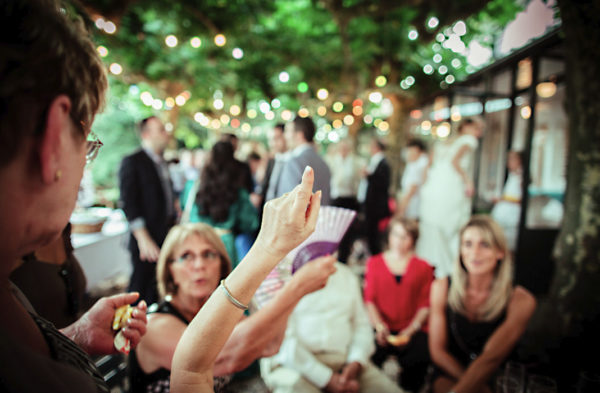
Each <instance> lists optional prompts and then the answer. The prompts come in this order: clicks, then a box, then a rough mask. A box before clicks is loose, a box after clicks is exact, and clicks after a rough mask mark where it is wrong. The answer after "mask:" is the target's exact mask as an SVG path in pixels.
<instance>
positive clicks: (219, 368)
mask: <svg viewBox="0 0 600 393" xmlns="http://www.w3.org/2000/svg"><path fill="white" fill-rule="evenodd" d="M334 263H335V258H334V257H332V256H327V257H321V258H318V259H316V260H314V261H313V262H311V263H307V264H305V265H304V266H302V268H301V269H300V270H299V271H298V272H297V273H296V274H294V276H293V277H292V279H291V280H290V281H289V282H288V283H287V284H286V285H285V286H284V287H283V288H282V289H281V291H279V292H278V293H277V295H276V296H275V298H273V300H272V301H271V302H269V303H268V304H267V305H265V306H264V307H263V308H262V309H260V310H259V311H258V312H256V313H254V314H252V315H251V316H250V317H249V318H245V319H244V320H242V321H241V322H240V323H238V324H237V325H236V327H235V329H234V330H233V332H232V333H231V337H229V340H227V343H226V344H225V346H224V347H223V350H222V351H221V353H219V356H218V357H217V360H216V363H215V368H214V373H215V375H226V374H231V373H233V372H236V371H240V370H242V369H244V368H245V367H247V366H248V365H250V363H252V362H253V361H254V360H255V359H257V358H258V357H263V356H271V355H275V353H277V351H278V350H279V346H280V345H281V340H283V336H284V334H285V329H286V325H287V319H288V317H289V316H290V314H291V313H292V311H293V310H294V307H296V304H298V302H299V301H300V299H302V297H303V296H304V295H306V294H308V293H310V292H313V291H316V290H318V289H321V288H323V287H324V286H325V284H326V283H327V279H328V278H329V276H330V275H331V274H333V273H334V272H335V266H334Z"/></svg>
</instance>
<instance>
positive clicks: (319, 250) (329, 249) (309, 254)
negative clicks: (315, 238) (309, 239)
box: [292, 241, 340, 274]
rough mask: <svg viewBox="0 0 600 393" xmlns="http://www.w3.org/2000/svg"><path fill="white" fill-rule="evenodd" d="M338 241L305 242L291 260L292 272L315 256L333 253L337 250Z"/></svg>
mask: <svg viewBox="0 0 600 393" xmlns="http://www.w3.org/2000/svg"><path fill="white" fill-rule="evenodd" d="M339 244H340V243H339V242H327V241H323V242H314V243H310V244H307V245H306V246H304V247H303V248H302V249H300V250H299V251H298V254H296V257H295V258H294V261H293V262H292V274H294V273H296V272H297V271H298V270H299V269H300V268H301V267H302V266H304V264H305V263H306V262H309V261H312V260H313V259H315V258H318V257H322V256H325V255H327V254H333V253H334V252H335V250H337V248H338V245H339Z"/></svg>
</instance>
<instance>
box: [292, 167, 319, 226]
mask: <svg viewBox="0 0 600 393" xmlns="http://www.w3.org/2000/svg"><path fill="white" fill-rule="evenodd" d="M314 182H315V172H314V170H313V169H312V168H311V167H310V166H306V168H304V173H303V174H302V182H301V183H300V184H299V185H297V186H296V188H294V192H292V195H293V196H295V198H294V201H293V205H292V214H293V216H294V217H297V216H300V215H301V214H305V213H306V207H307V206H308V204H309V203H310V202H311V196H312V195H313V193H312V190H313V184H314Z"/></svg>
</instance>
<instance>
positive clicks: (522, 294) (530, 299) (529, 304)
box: [508, 285, 537, 318]
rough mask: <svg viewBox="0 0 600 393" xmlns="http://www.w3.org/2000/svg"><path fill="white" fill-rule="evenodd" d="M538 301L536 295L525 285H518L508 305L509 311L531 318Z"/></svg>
mask: <svg viewBox="0 0 600 393" xmlns="http://www.w3.org/2000/svg"><path fill="white" fill-rule="evenodd" d="M536 304H537V301H536V299H535V296H533V294H532V293H531V292H529V291H528V290H527V289H525V288H524V287H522V286H520V285H518V286H516V287H515V288H514V289H513V293H512V297H511V299H510V303H509V305H508V312H509V313H511V311H512V313H517V314H520V315H524V316H527V318H529V317H530V316H531V314H533V312H534V311H535V307H536Z"/></svg>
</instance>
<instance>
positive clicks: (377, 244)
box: [363, 139, 390, 255]
mask: <svg viewBox="0 0 600 393" xmlns="http://www.w3.org/2000/svg"><path fill="white" fill-rule="evenodd" d="M384 151H385V145H384V144H383V142H382V141H380V140H378V139H373V140H372V141H371V159H370V160H369V165H368V166H367V169H366V170H365V172H364V176H365V178H366V184H367V186H366V194H365V195H364V199H363V201H364V205H363V206H364V212H365V221H366V230H367V240H368V242H369V249H370V250H371V254H372V255H376V254H379V253H380V252H381V240H380V236H379V221H381V220H382V219H384V218H386V217H389V215H390V208H389V205H388V198H389V197H388V189H389V188H390V166H389V164H388V163H387V161H386V159H385V154H384Z"/></svg>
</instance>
